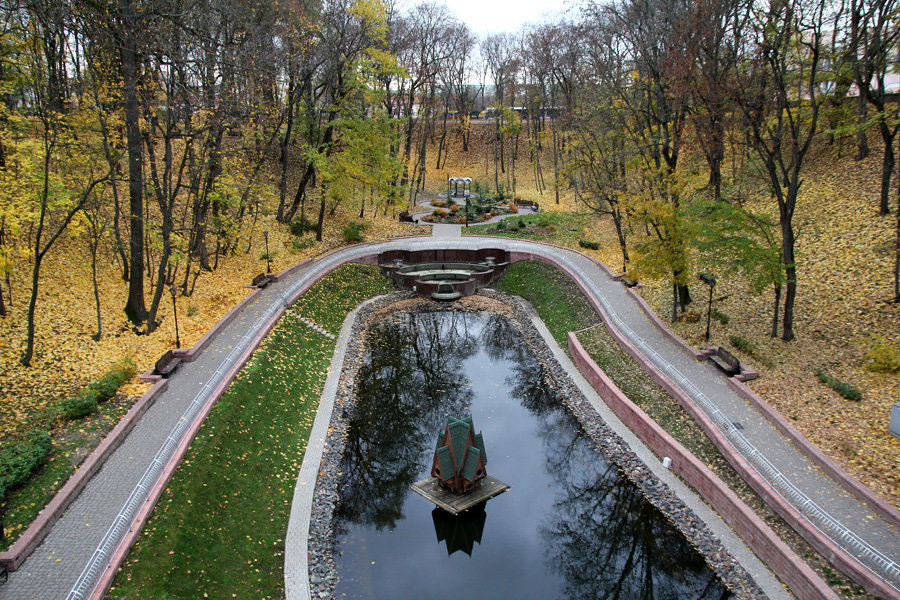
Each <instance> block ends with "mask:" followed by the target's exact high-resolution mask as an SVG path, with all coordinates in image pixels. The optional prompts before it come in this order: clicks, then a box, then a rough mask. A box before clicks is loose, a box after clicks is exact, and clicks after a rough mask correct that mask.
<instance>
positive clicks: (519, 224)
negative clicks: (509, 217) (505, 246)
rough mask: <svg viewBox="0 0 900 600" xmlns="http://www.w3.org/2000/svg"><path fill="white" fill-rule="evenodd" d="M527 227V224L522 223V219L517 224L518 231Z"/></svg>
mask: <svg viewBox="0 0 900 600" xmlns="http://www.w3.org/2000/svg"><path fill="white" fill-rule="evenodd" d="M527 226H528V223H526V222H525V221H524V219H523V220H521V221H519V223H518V227H519V229H525V227H527Z"/></svg>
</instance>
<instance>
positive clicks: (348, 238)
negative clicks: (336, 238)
mask: <svg viewBox="0 0 900 600" xmlns="http://www.w3.org/2000/svg"><path fill="white" fill-rule="evenodd" d="M363 229H365V226H364V225H363V224H362V223H357V222H356V221H351V222H350V223H347V224H346V225H345V226H344V230H343V233H344V241H345V242H347V243H348V244H355V243H357V242H361V241H363V235H362V231H363Z"/></svg>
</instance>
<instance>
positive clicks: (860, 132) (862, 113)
mask: <svg viewBox="0 0 900 600" xmlns="http://www.w3.org/2000/svg"><path fill="white" fill-rule="evenodd" d="M868 112H869V105H868V103H867V102H866V95H865V94H864V93H862V90H860V93H859V96H857V97H856V126H857V127H856V160H863V159H864V158H866V157H867V156H869V137H868V135H867V133H868V127H866V121H867V120H868Z"/></svg>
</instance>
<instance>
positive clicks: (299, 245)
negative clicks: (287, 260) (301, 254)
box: [291, 236, 313, 251]
mask: <svg viewBox="0 0 900 600" xmlns="http://www.w3.org/2000/svg"><path fill="white" fill-rule="evenodd" d="M312 244H313V242H312V240H304V239H303V238H301V237H299V236H294V237H293V238H291V248H293V249H294V250H298V251H299V250H303V249H304V248H309V247H310V246H312Z"/></svg>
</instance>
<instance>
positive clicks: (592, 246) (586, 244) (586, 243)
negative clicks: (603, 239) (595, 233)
mask: <svg viewBox="0 0 900 600" xmlns="http://www.w3.org/2000/svg"><path fill="white" fill-rule="evenodd" d="M578 245H579V246H581V247H582V248H587V249H588V250H599V249H600V243H599V242H592V241H590V240H578Z"/></svg>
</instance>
